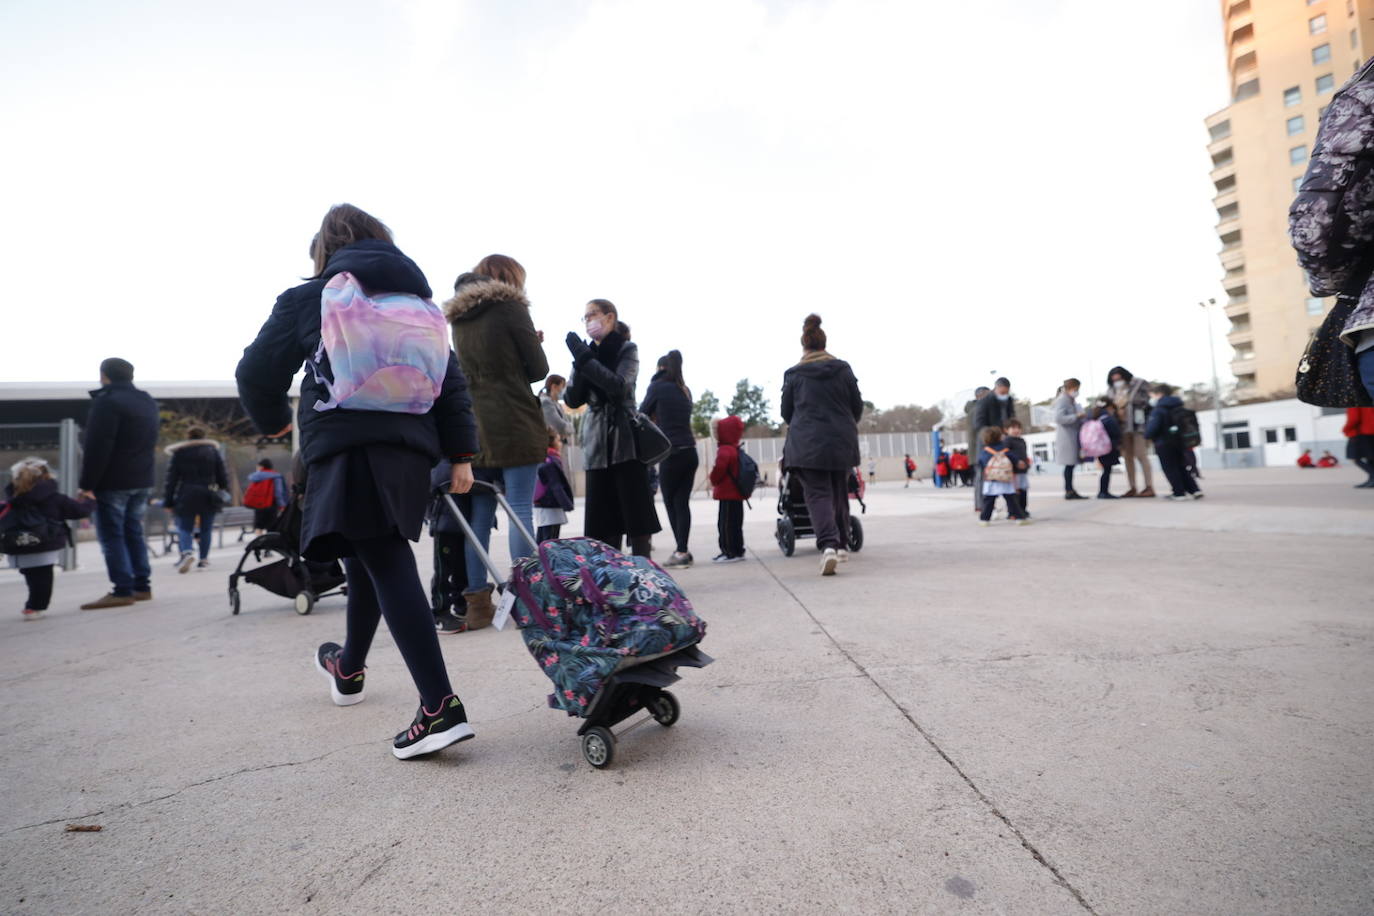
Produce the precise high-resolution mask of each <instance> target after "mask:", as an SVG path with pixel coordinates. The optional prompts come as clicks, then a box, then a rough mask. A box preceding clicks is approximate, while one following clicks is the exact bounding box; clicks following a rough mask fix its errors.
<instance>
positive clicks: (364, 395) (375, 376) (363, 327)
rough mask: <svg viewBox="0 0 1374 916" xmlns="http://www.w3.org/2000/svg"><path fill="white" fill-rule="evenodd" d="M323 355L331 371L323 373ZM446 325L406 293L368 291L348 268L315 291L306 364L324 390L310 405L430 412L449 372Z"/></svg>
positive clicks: (428, 306) (433, 308) (436, 313)
mask: <svg viewBox="0 0 1374 916" xmlns="http://www.w3.org/2000/svg"><path fill="white" fill-rule="evenodd" d="M326 356H327V357H329V369H330V373H331V374H332V375H333V378H332V379H331V378H328V377H327V376H326V375H325V373H324V368H323V367H324V357H326ZM448 358H449V340H448V325H447V323H446V322H445V321H444V316H443V314H442V313H441V312H440V311H439V308H438V306H436V305H435V304H434V303H433V302H431V301H430V300H428V299H422V298H420V297H419V296H414V295H411V294H409V293H386V292H378V293H371V294H369V293H368V292H367V291H366V290H364V289H363V287H362V284H360V283H359V282H358V280H357V278H356V277H354V276H353V275H352V274H351V273H349V272H348V271H343V272H342V273H338V274H335V275H334V276H333V278H331V279H330V281H329V282H328V283H327V284H325V287H324V292H323V293H321V294H320V345H319V348H318V349H317V350H316V351H315V359H314V361H313V362H312V363H311V364H310V365H311V370H312V371H313V372H314V373H315V381H317V382H319V383H320V384H321V385H323V386H324V387H325V390H326V391H328V392H329V400H328V401H316V402H315V409H316V410H320V411H324V410H334V409H336V408H343V409H345V410H381V411H386V412H388V413H409V414H424V413H429V410H430V408H431V407H433V406H434V402H435V401H436V400H437V399H438V397H439V392H440V389H441V388H442V387H443V384H444V376H445V375H446V374H447V372H448Z"/></svg>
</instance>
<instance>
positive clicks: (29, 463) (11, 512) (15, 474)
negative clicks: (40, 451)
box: [0, 458, 95, 620]
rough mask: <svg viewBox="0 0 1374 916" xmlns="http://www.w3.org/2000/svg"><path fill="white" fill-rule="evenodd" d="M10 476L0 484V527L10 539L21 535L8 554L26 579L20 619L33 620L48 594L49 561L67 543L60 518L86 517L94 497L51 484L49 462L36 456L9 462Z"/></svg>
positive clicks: (45, 604) (43, 607)
mask: <svg viewBox="0 0 1374 916" xmlns="http://www.w3.org/2000/svg"><path fill="white" fill-rule="evenodd" d="M10 476H11V477H12V478H13V482H12V483H9V484H6V485H5V498H6V500H7V502H5V503H4V504H3V505H0V531H3V532H5V533H6V534H8V535H9V538H8V540H11V541H27V542H28V543H27V544H24V545H23V546H22V547H19V548H18V550H19V551H22V552H16V553H14V554H11V556H10V565H11V566H15V567H17V568H18V569H19V573H20V575H22V576H23V577H24V581H25V583H27V584H28V587H29V594H28V599H27V600H26V601H25V602H24V619H25V620H36V619H37V618H38V617H39V615H41V614H42V613H43V612H44V611H46V610H47V609H48V603H49V602H50V601H51V600H52V584H53V566H55V565H56V564H57V561H58V559H59V558H60V555H61V553H62V548H64V547H66V546H67V544H68V543H69V541H68V532H67V530H66V523H67V521H68V520H69V519H78V518H86V517H87V516H89V515H90V514H91V511H92V510H93V509H94V508H95V500H92V499H81V500H77V499H72V498H71V497H70V496H65V495H63V494H62V493H59V492H58V490H57V481H56V480H54V479H53V476H52V468H50V467H48V463H47V462H46V461H44V460H43V459H42V458H25V459H24V460H22V461H20V462H18V463H17V464H15V465H14V466H13V467H12V468H10Z"/></svg>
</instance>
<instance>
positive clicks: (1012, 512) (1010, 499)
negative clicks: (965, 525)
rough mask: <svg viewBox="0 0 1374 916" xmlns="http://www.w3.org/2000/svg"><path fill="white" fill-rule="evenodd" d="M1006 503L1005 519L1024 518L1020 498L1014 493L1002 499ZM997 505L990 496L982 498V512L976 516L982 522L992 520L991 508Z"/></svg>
mask: <svg viewBox="0 0 1374 916" xmlns="http://www.w3.org/2000/svg"><path fill="white" fill-rule="evenodd" d="M1002 498H1003V499H1005V500H1006V501H1007V518H1025V512H1024V510H1023V509H1022V508H1021V497H1019V496H1017V495H1016V494H1015V493H1007V494H1005V495H1004V496H1003V497H1002ZM996 503H997V497H996V496H993V495H991V494H988V495H985V496H984V497H983V511H982V512H980V513H979V514H978V518H979V519H980V520H982V521H985V522H986V521H990V520H991V519H992V507H993V506H994V505H995V504H996Z"/></svg>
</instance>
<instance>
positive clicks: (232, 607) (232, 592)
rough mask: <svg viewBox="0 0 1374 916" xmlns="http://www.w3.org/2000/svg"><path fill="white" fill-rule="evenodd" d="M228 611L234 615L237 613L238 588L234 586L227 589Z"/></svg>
mask: <svg viewBox="0 0 1374 916" xmlns="http://www.w3.org/2000/svg"><path fill="white" fill-rule="evenodd" d="M229 612H230V613H231V614H233V615H234V616H235V617H237V616H238V613H239V590H238V589H236V588H231V589H229Z"/></svg>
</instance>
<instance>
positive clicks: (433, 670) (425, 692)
mask: <svg viewBox="0 0 1374 916" xmlns="http://www.w3.org/2000/svg"><path fill="white" fill-rule="evenodd" d="M352 546H353V552H354V553H355V554H356V555H357V556H356V557H349V558H347V559H345V560H344V573H345V574H346V575H347V576H348V614H347V621H348V635H347V637H346V638H345V640H344V650H343V655H342V656H341V657H340V659H339V665H340V667H341V668H342V669H343V671H345V672H357V671H361V670H363V668H364V666H365V665H366V663H367V652H368V650H369V649H371V648H372V638H373V637H374V636H376V635H377V624H378V622H379V621H380V620H381V618H383V617H385V618H386V626H387V629H389V630H390V631H391V638H392V639H393V640H395V641H396V648H397V649H399V650H400V652H401V658H403V659H405V663H406V667H407V668H408V669H410V677H411V679H412V680H414V681H415V687H416V688H417V689H418V690H419V691H420V702H421V703H423V704H424V706H425V708H426V709H438V708H439V704H440V703H441V702H442V701H443V699H444V697H446V696H448V695H449V694H451V693H453V688H452V687H451V686H450V685H449V680H448V669H446V668H445V667H444V655H443V653H442V652H441V651H440V650H439V637H438V635H437V634H436V633H435V631H434V615H433V613H432V612H431V611H430V608H429V602H427V601H426V600H425V590H424V588H423V587H422V586H421V585H420V573H419V571H418V570H417V569H416V568H415V554H414V553H412V552H411V549H410V542H409V541H407V540H406V539H405V538H404V537H402V536H401V535H400V534H397V533H394V532H393V533H392V534H389V535H386V536H384V537H379V538H368V539H367V540H365V541H354V542H353V544H352Z"/></svg>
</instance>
